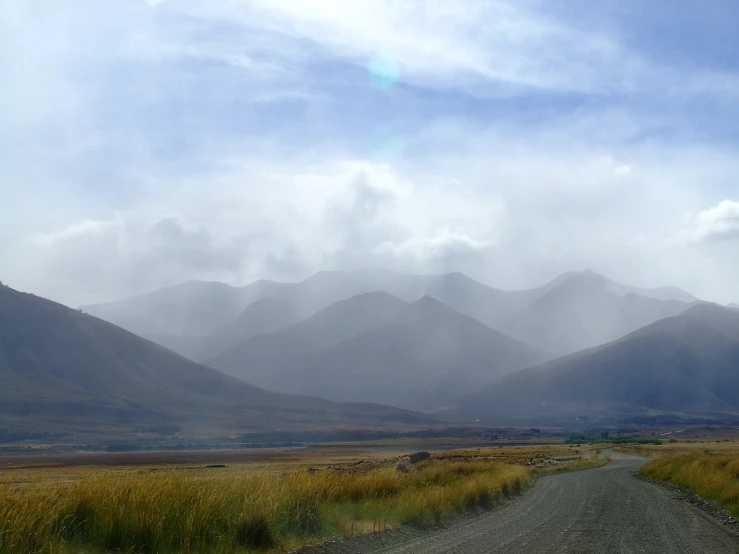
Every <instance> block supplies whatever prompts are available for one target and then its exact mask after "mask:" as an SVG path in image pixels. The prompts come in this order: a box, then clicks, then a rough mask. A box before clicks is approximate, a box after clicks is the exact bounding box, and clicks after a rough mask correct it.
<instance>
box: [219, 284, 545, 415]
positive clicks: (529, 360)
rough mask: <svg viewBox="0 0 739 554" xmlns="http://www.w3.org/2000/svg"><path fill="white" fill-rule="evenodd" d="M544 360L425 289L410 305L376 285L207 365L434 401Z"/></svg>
mask: <svg viewBox="0 0 739 554" xmlns="http://www.w3.org/2000/svg"><path fill="white" fill-rule="evenodd" d="M547 358H548V356H547V355H546V354H545V353H544V352H541V351H540V350H538V349H536V348H533V347H531V346H529V345H526V344H523V343H521V342H519V341H516V340H515V339H512V338H510V337H507V336H505V335H503V334H501V333H498V332H497V331H494V330H492V329H490V328H489V327H487V326H485V325H483V324H482V323H480V322H479V321H477V320H475V319H473V318H471V317H468V316H465V315H462V314H460V313H459V312H457V311H455V310H453V309H452V308H450V307H448V306H446V305H445V304H442V303H441V302H439V301H438V300H436V299H434V298H432V297H430V296H424V297H423V298H421V299H420V300H418V301H416V302H413V303H410V304H408V303H405V302H403V301H402V300H399V299H398V298H395V297H394V296H392V295H389V294H387V293H384V292H375V293H367V294H362V295H359V296H355V297H353V298H350V299H349V300H344V301H341V302H337V303H336V304H333V305H331V306H329V307H328V308H326V309H324V310H321V311H319V312H318V313H317V314H315V315H314V316H312V317H310V318H308V319H306V320H304V321H302V322H300V323H298V324H296V325H293V326H291V327H288V328H286V329H283V330H282V331H278V332H274V333H267V334H263V335H259V336H256V337H253V338H251V339H248V340H245V341H244V342H242V343H240V344H239V345H238V346H236V347H234V348H232V349H230V350H228V351H226V352H224V353H222V354H221V355H219V356H217V357H216V358H214V359H213V360H211V361H209V362H208V365H210V366H212V367H215V368H217V369H220V370H222V371H224V372H225V373H229V374H231V375H234V376H237V377H239V378H242V379H244V380H245V381H248V382H250V383H254V384H257V385H259V386H262V387H265V388H268V389H271V390H279V391H282V392H291V393H296V394H309V395H313V396H320V397H322V398H329V399H332V400H339V399H341V400H344V401H355V402H356V401H369V402H378V403H382V404H391V405H396V406H404V407H407V408H412V409H434V408H439V407H440V406H444V405H445V404H447V403H448V402H450V401H451V399H452V398H454V397H455V396H457V395H459V394H463V393H467V392H471V391H472V390H476V389H477V388H479V387H481V386H485V385H488V384H490V383H492V382H493V381H494V380H495V379H497V378H498V377H500V376H502V375H505V374H507V373H510V372H511V371H514V370H516V369H521V368H524V367H529V366H531V365H533V364H536V363H538V362H541V361H543V360H545V359H547Z"/></svg>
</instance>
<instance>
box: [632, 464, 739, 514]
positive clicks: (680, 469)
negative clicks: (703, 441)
mask: <svg viewBox="0 0 739 554" xmlns="http://www.w3.org/2000/svg"><path fill="white" fill-rule="evenodd" d="M641 472H642V474H643V475H644V476H646V477H649V478H650V479H658V480H660V481H668V482H670V483H673V484H675V485H679V486H681V487H685V488H687V489H688V490H690V491H691V492H692V493H694V494H697V495H698V496H700V497H702V498H705V499H707V500H713V501H715V502H716V503H717V504H718V505H719V506H721V507H722V508H724V509H726V510H727V511H729V513H731V514H732V515H733V516H734V517H737V518H739V455H737V454H736V453H731V454H715V453H707V452H703V453H698V452H692V453H688V454H676V455H670V456H661V457H659V458H655V459H654V460H652V461H651V462H649V463H648V464H647V465H645V466H644V467H643V468H642V470H641Z"/></svg>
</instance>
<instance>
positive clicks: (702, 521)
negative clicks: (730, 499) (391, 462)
mask: <svg viewBox="0 0 739 554" xmlns="http://www.w3.org/2000/svg"><path fill="white" fill-rule="evenodd" d="M612 458H613V461H612V462H611V463H610V464H609V465H608V466H606V467H602V468H598V469H591V470H587V471H580V472H573V473H562V474H558V475H552V476H548V477H544V478H542V479H540V480H538V482H537V483H536V484H535V485H534V487H532V488H531V489H529V490H528V491H527V492H526V493H524V494H523V495H522V496H521V497H519V498H516V499H514V500H512V501H510V502H507V503H505V504H503V505H502V506H500V507H498V508H495V509H493V510H491V511H490V512H486V513H484V514H482V515H479V516H472V517H469V518H460V519H459V520H457V521H455V522H454V523H453V524H450V525H448V526H446V527H445V528H442V529H435V530H432V531H418V530H412V529H403V530H398V531H394V532H392V533H387V534H379V535H372V536H366V537H359V538H356V539H352V540H348V541H344V542H339V543H333V544H327V545H324V546H321V547H318V548H311V549H310V550H309V552H310V553H311V554H349V553H352V554H354V553H360V552H361V553H362V554H441V553H452V552H454V553H470V554H478V553H479V554H487V553H498V552H500V553H505V554H531V553H552V554H553V553H565V552H566V553H568V554H574V553H598V554H607V553H637V552H638V553H654V554H683V553H685V554H687V553H691V554H708V553H710V554H724V553H726V554H729V553H731V554H737V553H739V536H737V534H735V533H733V532H731V531H729V530H728V529H727V528H726V527H724V526H722V525H721V524H720V523H718V522H717V521H716V520H714V519H712V518H711V517H710V516H708V515H707V514H706V513H704V512H703V511H701V510H700V509H698V508H696V507H694V506H693V505H691V504H690V503H688V502H685V501H684V500H682V499H680V498H678V497H677V496H676V494H675V493H674V492H672V491H670V490H668V489H666V488H663V487H660V486H658V485H654V484H651V483H648V482H645V481H642V480H640V479H637V478H635V477H634V476H632V475H631V472H632V471H634V470H635V469H638V468H639V466H640V465H641V464H642V463H644V460H643V459H642V458H637V457H635V456H629V455H627V454H621V453H618V452H614V453H613V456H612Z"/></svg>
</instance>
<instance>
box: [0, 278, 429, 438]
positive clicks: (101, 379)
mask: <svg viewBox="0 0 739 554" xmlns="http://www.w3.org/2000/svg"><path fill="white" fill-rule="evenodd" d="M434 424H435V423H434V421H433V420H431V419H430V418H428V417H425V416H421V415H418V414H413V413H411V412H407V411H404V410H399V409H396V408H388V407H385V406H377V405H370V404H346V403H334V402H329V401H325V400H320V399H316V398H308V397H300V396H290V395H285V394H278V393H275V392H268V391H266V390H263V389H259V388H257V387H254V386H252V385H249V384H247V383H245V382H243V381H240V380H237V379H235V378H233V377H229V376H227V375H225V374H223V373H220V372H218V371H216V370H214V369H211V368H208V367H205V366H203V365H200V364H196V363H194V362H192V361H190V360H188V359H186V358H184V357H182V356H180V355H178V354H175V353H173V352H171V351H169V350H166V349H165V348H163V347H161V346H159V345H157V344H154V343H152V342H150V341H148V340H145V339H143V338H141V337H138V336H136V335H134V334H132V333H130V332H128V331H125V330H123V329H121V328H119V327H116V326H114V325H112V324H110V323H107V322H104V321H102V320H100V319H97V318H95V317H92V316H89V315H85V314H83V313H80V312H78V311H75V310H71V309H69V308H67V307H65V306H62V305H61V304H57V303H55V302H51V301H49V300H45V299H43V298H39V297H37V296H34V295H32V294H24V293H21V292H18V291H15V290H13V289H11V288H9V287H6V286H1V285H0V427H2V428H4V429H5V431H6V432H8V430H10V431H13V432H16V433H26V434H29V435H39V436H41V435H43V436H45V437H49V436H53V437H69V436H70V435H75V436H78V437H86V436H100V435H104V436H107V437H111V436H112V437H117V438H120V437H123V436H127V437H128V436H146V435H159V434H172V433H174V432H178V433H181V434H184V435H190V436H192V435H211V434H212V435H220V436H223V435H227V434H236V433H246V432H264V431H274V430H290V431H294V430H300V429H317V428H320V429H329V428H331V429H345V428H351V429H377V428H382V429H387V428H398V427H401V428H407V427H408V426H409V425H410V426H413V425H416V426H429V425H434ZM0 430H2V429H0Z"/></svg>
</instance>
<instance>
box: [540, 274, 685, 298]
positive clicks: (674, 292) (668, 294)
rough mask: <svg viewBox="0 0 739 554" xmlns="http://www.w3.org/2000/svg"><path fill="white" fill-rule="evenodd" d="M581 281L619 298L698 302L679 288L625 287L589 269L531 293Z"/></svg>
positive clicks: (560, 277)
mask: <svg viewBox="0 0 739 554" xmlns="http://www.w3.org/2000/svg"><path fill="white" fill-rule="evenodd" d="M573 280H574V281H578V280H579V281H581V282H587V281H597V282H599V283H600V285H601V287H602V289H603V290H605V291H607V292H610V293H612V294H615V295H617V296H626V295H627V294H638V295H639V296H644V297H646V298H653V299H655V300H675V301H678V302H695V301H696V300H698V298H696V297H695V296H693V295H692V294H689V293H687V292H685V291H684V290H682V289H679V288H677V287H659V288H654V289H650V288H640V287H632V286H629V285H623V284H621V283H617V282H616V281H613V280H611V279H609V278H607V277H604V276H603V275H599V274H598V273H595V272H594V271H591V270H589V269H586V270H584V271H570V272H568V273H564V274H562V275H560V276H559V277H557V278H556V279H553V280H552V281H550V282H549V283H547V284H545V285H543V286H541V287H538V288H536V289H532V290H531V291H530V292H532V293H533V296H534V297H538V296H541V295H543V294H545V293H547V292H549V291H550V290H552V289H554V288H557V287H559V286H560V285H562V284H565V283H567V282H571V281H573Z"/></svg>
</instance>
